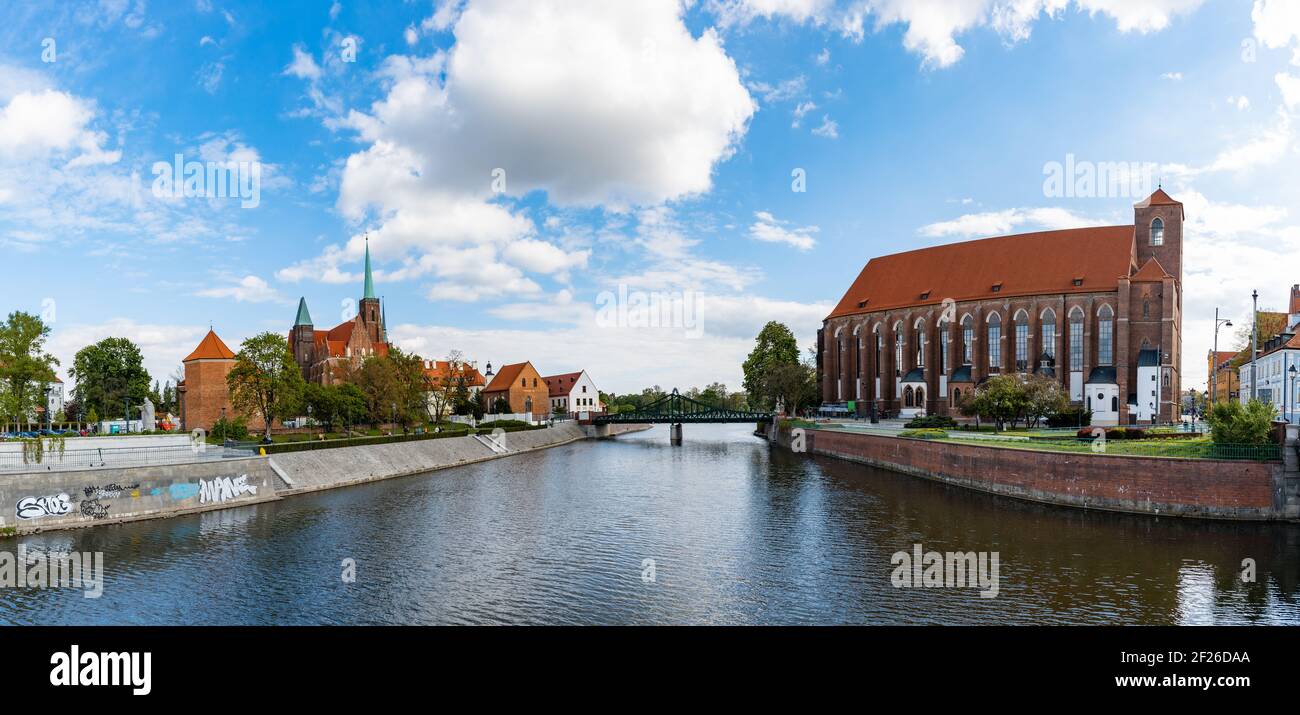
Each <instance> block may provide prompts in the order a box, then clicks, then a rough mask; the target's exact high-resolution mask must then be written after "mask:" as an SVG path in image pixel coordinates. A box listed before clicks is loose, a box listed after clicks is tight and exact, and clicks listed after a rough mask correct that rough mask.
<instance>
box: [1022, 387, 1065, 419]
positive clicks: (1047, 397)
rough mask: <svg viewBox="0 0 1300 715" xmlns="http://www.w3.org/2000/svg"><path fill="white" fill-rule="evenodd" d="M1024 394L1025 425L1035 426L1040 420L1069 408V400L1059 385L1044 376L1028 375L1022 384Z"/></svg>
mask: <svg viewBox="0 0 1300 715" xmlns="http://www.w3.org/2000/svg"><path fill="white" fill-rule="evenodd" d="M1021 389H1022V390H1024V393H1025V411H1024V418H1025V423H1026V425H1027V426H1029V427H1033V426H1036V425H1037V424H1038V422H1039V421H1040V420H1043V419H1046V418H1048V417H1050V416H1052V415H1055V414H1058V413H1060V412H1064V411H1065V410H1066V409H1068V408H1069V407H1070V398H1069V397H1068V396H1067V395H1066V394H1065V390H1062V389H1061V384H1060V383H1059V382H1057V381H1056V380H1054V379H1052V378H1050V377H1046V376H1044V375H1030V376H1029V377H1028V378H1027V379H1026V380H1025V381H1024V382H1023V383H1022V384H1021Z"/></svg>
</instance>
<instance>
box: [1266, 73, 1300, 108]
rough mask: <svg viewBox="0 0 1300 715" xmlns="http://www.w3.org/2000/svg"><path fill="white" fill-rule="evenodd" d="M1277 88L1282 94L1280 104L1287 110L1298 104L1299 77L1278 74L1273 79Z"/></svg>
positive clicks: (1299, 93)
mask: <svg viewBox="0 0 1300 715" xmlns="http://www.w3.org/2000/svg"><path fill="white" fill-rule="evenodd" d="M1273 81H1274V82H1277V88H1278V89H1279V90H1281V92H1282V103H1283V104H1285V105H1286V106H1287V108H1288V109H1290V108H1292V107H1295V106H1296V105H1298V104H1300V77H1297V76H1296V75H1293V74H1287V73H1286V72H1279V73H1277V75H1275V76H1274V77H1273Z"/></svg>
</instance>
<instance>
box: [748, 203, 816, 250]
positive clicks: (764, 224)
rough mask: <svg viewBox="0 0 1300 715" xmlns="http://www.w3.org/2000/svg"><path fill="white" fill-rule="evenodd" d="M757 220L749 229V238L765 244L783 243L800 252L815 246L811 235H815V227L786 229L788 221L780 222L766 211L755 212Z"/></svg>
mask: <svg viewBox="0 0 1300 715" xmlns="http://www.w3.org/2000/svg"><path fill="white" fill-rule="evenodd" d="M754 217H755V218H757V219H758V220H757V221H755V222H754V223H753V224H751V225H750V227H749V237H750V238H752V239H754V240H755V241H764V242H766V243H784V244H788V245H791V246H794V247H795V248H797V249H799V250H801V251H808V250H811V249H812V247H813V246H815V245H816V244H817V241H816V240H814V239H813V237H812V235H813V234H814V233H817V231H818V228H817V227H816V226H801V227H794V228H787V226H789V224H790V222H789V221H781V220H779V219H777V218H776V217H775V216H773V215H772V214H770V213H768V212H767V211H758V212H755V214H754Z"/></svg>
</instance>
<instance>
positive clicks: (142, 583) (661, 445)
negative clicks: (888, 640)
mask: <svg viewBox="0 0 1300 715" xmlns="http://www.w3.org/2000/svg"><path fill="white" fill-rule="evenodd" d="M1298 534H1300V529H1297V528H1296V527H1294V526H1282V525H1270V524H1232V523H1217V522H1194V521H1180V520H1175V519H1168V518H1152V517H1145V516H1131V515H1123V514H1108V513H1103V512H1083V511H1077V510H1071V509H1064V508H1057V507H1047V506H1042V505H1036V504H1031V503H1027V502H1018V501H1014V500H1008V499H1005V498H1000V497H994V496H991V495H985V494H980V493H975V492H970V491H966V490H963V489H959V488H956V487H951V486H947V485H943V484H937V483H932V482H927V481H924V480H919V479H916V478H912V477H906V476H902V475H897V474H893V473H890V472H885V471H880V470H874V469H869V468H865V467H862V466H859V465H854V464H849V463H845V462H840V461H837V460H830V459H820V458H816V459H808V458H805V457H802V456H797V455H792V454H789V453H786V452H781V451H771V450H769V448H768V447H767V445H766V444H765V443H763V442H762V441H760V440H758V439H756V438H754V437H752V436H751V435H750V434H749V428H747V427H746V426H744V425H736V426H727V425H717V426H708V427H699V426H689V427H688V428H687V430H686V443H685V445H683V446H682V447H676V448H674V447H671V446H669V444H668V440H667V434H666V430H665V428H663V427H659V428H656V429H654V430H651V431H649V432H645V433H640V434H636V435H627V436H624V437H620V438H619V439H618V440H614V441H606V442H599V443H583V444H574V445H568V446H564V447H559V448H555V449H551V450H545V451H542V452H536V453H531V454H527V455H521V456H518V457H513V458H510V459H506V460H498V461H494V462H488V463H484V464H479V465H471V466H467V467H463V468H458V469H453V470H447V471H443V472H438V473H433V474H429V475H420V476H415V477H408V478H402V479H396V480H390V481H386V482H378V483H374V484H368V485H361V486H357V487H352V488H348V489H343V490H337V491H332V492H324V493H319V494H314V495H306V496H300V497H294V498H292V499H288V500H285V501H282V502H278V503H270V504H259V505H255V506H250V507H243V508H240V509H234V510H227V511H219V512H208V513H205V514H200V515H194V516H187V517H177V518H173V519H166V520H159V521H154V522H144V523H139V524H127V525H118V526H108V527H101V528H96V529H87V530H80V531H75V532H65V533H62V534H52V535H46V536H35V537H28V538H25V539H24V540H23V541H24V542H25V543H33V544H34V543H38V542H41V541H42V540H44V541H46V542H48V543H58V544H59V546H60V548H68V549H76V550H90V551H103V552H105V566H106V569H107V571H108V573H107V584H106V585H105V591H104V596H103V597H102V598H100V599H98V600H86V599H83V598H82V597H81V594H80V592H55V591H30V590H29V591H18V590H14V589H5V590H3V591H0V622H5V623H218V624H223V623H254V624H274V623H474V624H478V623H555V624H569V623H575V624H590V623H706V624H707V623H719V624H722V623H726V624H732V623H741V624H751V623H1205V622H1213V623H1300V606H1298V605H1297V603H1296V590H1297V582H1298V581H1300V578H1298V576H1300V574H1297V570H1298V569H1300V560H1298V559H1297V555H1298V554H1300V543H1298V542H1300V536H1298ZM15 543H16V540H14V539H9V540H7V541H0V549H3V550H10V551H12V550H13V549H14V548H15V546H14V545H15ZM918 543H919V544H922V545H923V547H924V549H926V550H936V551H997V552H999V553H1000V566H1001V569H1000V570H1001V584H1000V592H999V595H998V597H997V598H994V599H984V598H980V597H979V595H978V592H977V590H976V589H926V588H912V589H897V588H894V587H893V586H892V585H891V583H890V573H891V571H892V569H893V567H892V565H891V563H890V558H891V556H892V555H893V553H894V552H896V551H910V550H911V549H912V545H913V544H918ZM1247 557H1249V558H1253V559H1255V561H1256V564H1257V569H1258V580H1257V581H1256V582H1254V583H1243V582H1242V581H1241V580H1240V565H1241V561H1242V559H1243V558H1247ZM344 559H353V560H355V563H356V573H357V579H356V582H355V583H344V581H343V579H342V578H341V576H342V570H343V561H344ZM646 559H652V560H653V563H654V579H653V581H647V580H644V579H643V566H642V565H643V563H644V562H645V560H646Z"/></svg>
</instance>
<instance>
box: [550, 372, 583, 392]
mask: <svg viewBox="0 0 1300 715" xmlns="http://www.w3.org/2000/svg"><path fill="white" fill-rule="evenodd" d="M581 376H582V371H581V370H579V371H577V372H566V373H564V374H563V375H551V376H550V377H543V378H542V380H543V381H544V382H545V383H546V387H547V388H549V389H550V393H551V397H564V396H565V395H567V394H569V392H570V391H571V390H573V385H574V383H576V382H577V381H578V378H579V377H581Z"/></svg>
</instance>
